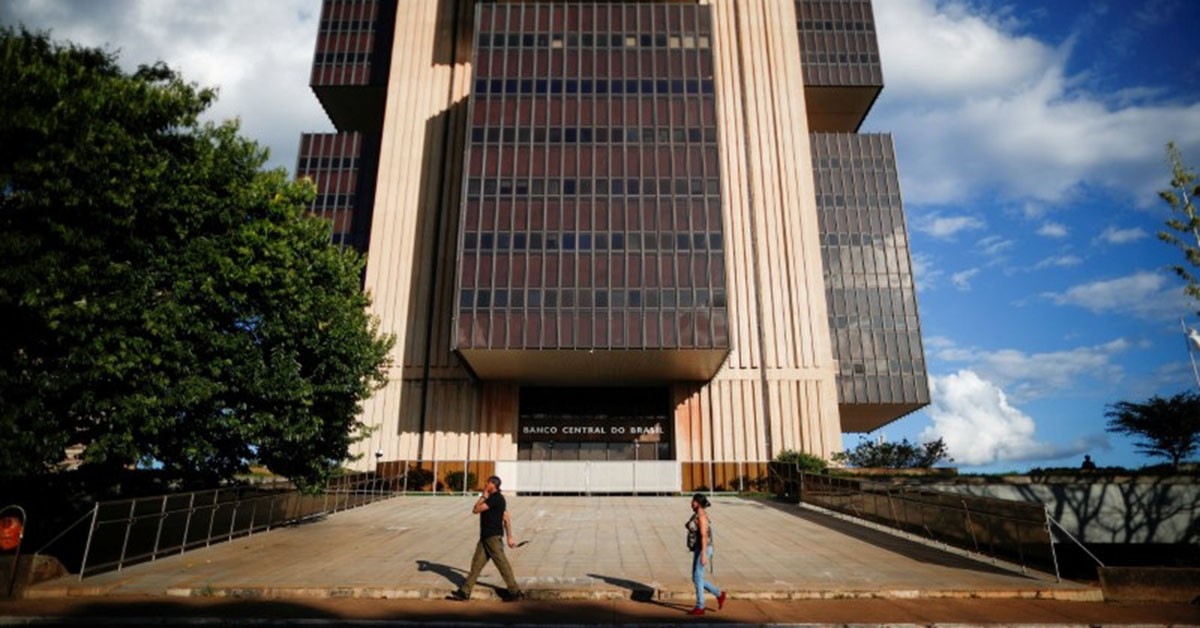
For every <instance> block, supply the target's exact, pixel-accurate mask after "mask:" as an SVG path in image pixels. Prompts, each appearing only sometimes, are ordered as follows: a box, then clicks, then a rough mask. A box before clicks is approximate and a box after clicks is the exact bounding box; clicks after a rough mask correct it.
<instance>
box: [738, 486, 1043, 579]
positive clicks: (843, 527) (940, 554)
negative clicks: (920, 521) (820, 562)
mask: <svg viewBox="0 0 1200 628" xmlns="http://www.w3.org/2000/svg"><path fill="white" fill-rule="evenodd" d="M750 501H752V502H753V503H756V504H761V505H763V506H765V507H768V508H774V509H775V510H778V511H781V512H784V513H787V514H789V515H791V516H793V517H798V518H800V519H804V520H805V521H808V522H810V523H813V524H816V525H819V526H822V527H825V528H829V529H831V530H836V531H837V532H839V533H841V534H845V535H846V536H849V537H853V538H855V539H858V540H860V541H862V542H864V543H870V544H871V545H874V546H876V547H879V548H881V549H885V550H887V551H889V552H895V553H897V554H900V555H902V556H905V557H907V558H911V559H913V560H915V561H919V562H923V563H927V564H931V565H939V566H942V567H950V568H953V569H966V570H970V571H978V572H981V573H987V574H996V575H1005V576H1012V577H1016V578H1028V579H1030V580H1038V579H1037V578H1035V577H1033V576H1030V575H1024V574H1021V573H1019V572H1016V571H1011V570H1008V569H1005V568H1003V567H998V566H995V565H989V564H987V563H984V562H982V561H978V560H973V559H970V558H966V557H964V556H959V555H958V554H953V553H951V552H947V551H944V550H941V549H939V548H937V547H931V546H927V545H923V544H921V543H917V542H915V541H910V540H908V539H905V538H902V537H898V536H894V535H891V534H888V533H886V532H880V531H879V530H874V529H872V528H869V527H867V526H863V525H860V524H857V523H853V522H850V521H846V520H843V519H838V518H837V517H832V516H830V515H826V514H822V513H819V512H814V511H811V510H806V509H804V508H802V507H800V506H797V505H796V504H792V503H788V502H781V501H777V500H774V499H754V500H750Z"/></svg>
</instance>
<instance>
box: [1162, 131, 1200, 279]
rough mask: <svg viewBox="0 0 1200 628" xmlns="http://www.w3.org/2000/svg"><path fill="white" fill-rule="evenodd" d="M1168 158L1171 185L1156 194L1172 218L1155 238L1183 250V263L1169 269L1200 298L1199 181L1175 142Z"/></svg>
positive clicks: (1169, 145) (1168, 153)
mask: <svg viewBox="0 0 1200 628" xmlns="http://www.w3.org/2000/svg"><path fill="white" fill-rule="evenodd" d="M1167 160H1168V161H1169V162H1170V163H1171V187H1170V188H1169V189H1166V190H1162V191H1161V192H1159V193H1158V196H1159V197H1160V198H1162V199H1163V200H1164V201H1166V203H1167V205H1169V206H1170V207H1171V218H1169V219H1168V220H1167V226H1168V227H1170V228H1171V231H1160V232H1158V239H1160V240H1162V241H1163V242H1166V243H1168V244H1172V245H1174V246H1176V247H1178V248H1179V249H1180V250H1181V251H1182V252H1183V258H1184V263H1183V264H1175V265H1173V266H1171V268H1172V269H1174V270H1175V273H1176V274H1177V275H1179V277H1180V278H1182V279H1183V280H1184V282H1186V284H1187V285H1185V286H1184V288H1183V291H1184V293H1185V294H1187V295H1188V296H1190V297H1192V298H1193V299H1197V300H1200V282H1198V281H1197V278H1196V269H1197V268H1200V216H1198V215H1197V213H1196V204H1195V200H1196V197H1197V196H1200V183H1198V182H1197V180H1196V173H1195V171H1193V170H1192V169H1191V168H1190V167H1188V166H1186V165H1184V163H1183V158H1182V157H1181V156H1180V154H1179V149H1178V148H1176V147H1175V143H1174V142H1171V143H1169V144H1167ZM1172 232H1173V233H1172Z"/></svg>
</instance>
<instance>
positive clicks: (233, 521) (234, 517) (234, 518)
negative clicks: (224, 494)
mask: <svg viewBox="0 0 1200 628" xmlns="http://www.w3.org/2000/svg"><path fill="white" fill-rule="evenodd" d="M240 503H241V502H238V501H237V500H234V502H233V514H232V515H230V516H229V540H230V541H232V540H233V527H234V526H236V525H237V511H238V505H239V504H240Z"/></svg>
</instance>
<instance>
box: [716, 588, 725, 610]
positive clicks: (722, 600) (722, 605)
mask: <svg viewBox="0 0 1200 628" xmlns="http://www.w3.org/2000/svg"><path fill="white" fill-rule="evenodd" d="M722 608H725V592H724V591H721V595H718V596H717V610H721V609H722Z"/></svg>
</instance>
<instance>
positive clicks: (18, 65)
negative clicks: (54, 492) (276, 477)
mask: <svg viewBox="0 0 1200 628" xmlns="http://www.w3.org/2000/svg"><path fill="white" fill-rule="evenodd" d="M0 84H3V85H4V86H5V87H4V89H3V90H0V267H3V269H4V272H3V273H0V319H2V320H5V321H7V323H6V324H5V327H6V328H5V330H4V333H3V334H0V474H3V475H22V474H28V473H34V472H38V471H42V470H47V469H51V468H53V467H54V465H55V464H56V463H58V462H59V461H61V460H62V459H63V457H64V449H65V448H66V447H67V446H68V445H71V444H83V445H85V446H86V449H85V454H84V456H85V462H87V463H89V464H92V465H95V467H96V469H97V470H98V472H104V469H105V468H107V469H110V470H111V469H117V468H121V467H124V466H128V465H130V464H137V463H141V464H151V463H153V464H156V465H157V464H161V465H162V467H163V468H164V469H165V470H166V471H167V472H169V473H171V474H173V475H174V476H176V477H178V478H181V479H184V480H188V481H193V482H212V481H215V480H219V479H226V478H230V477H232V476H233V474H235V473H237V472H239V471H241V470H243V469H244V467H245V461H246V460H247V459H249V458H251V457H254V458H257V459H258V460H259V461H261V462H262V463H264V464H266V465H268V466H269V467H270V468H271V469H272V470H274V471H275V472H277V473H280V474H283V475H286V476H289V477H291V478H292V479H293V480H295V481H297V482H299V483H301V484H305V485H311V484H313V483H315V482H319V481H320V480H322V479H323V478H324V477H326V476H327V475H329V474H331V473H334V472H336V470H337V469H338V468H339V466H340V463H341V462H342V461H343V460H344V459H346V458H347V456H348V454H349V447H350V444H351V443H352V442H354V441H355V440H357V439H358V438H361V436H362V435H363V433H364V431H365V428H364V426H363V425H362V424H361V423H360V422H358V420H357V418H356V417H357V409H358V406H359V403H360V402H361V400H363V399H364V398H365V397H366V396H367V395H369V394H370V392H371V391H372V390H373V389H374V388H375V387H376V386H377V385H378V384H379V383H380V382H382V381H383V367H384V362H385V356H386V354H387V351H388V349H389V348H390V346H391V342H392V339H391V338H390V337H385V336H381V335H380V334H379V332H378V328H377V324H376V323H375V322H374V321H373V320H372V319H371V318H370V317H369V316H368V314H367V313H366V310H365V307H366V306H367V305H368V299H367V297H366V296H365V295H364V294H363V292H362V290H361V288H360V283H359V281H360V276H361V272H362V267H363V261H362V260H361V258H360V257H359V256H358V255H356V254H355V253H353V252H351V251H348V250H341V249H338V248H336V247H334V246H333V245H332V244H331V243H330V237H329V236H330V232H329V225H328V224H327V223H326V222H325V221H321V220H317V219H314V218H310V217H307V216H306V213H305V207H306V206H307V204H308V203H309V202H310V201H311V199H312V198H313V195H314V188H313V186H312V185H311V184H310V183H306V182H292V181H288V180H287V176H286V173H285V172H283V171H282V170H276V171H264V170H263V169H262V166H263V164H264V163H265V162H266V158H267V154H266V151H265V150H264V149H262V148H260V147H259V146H258V145H256V144H255V143H254V142H252V141H249V140H247V139H244V138H242V137H240V136H239V135H238V128H237V124H236V122H227V123H224V124H211V123H202V122H200V121H199V119H198V118H199V116H200V114H201V113H202V112H203V111H204V110H205V109H207V108H208V107H209V106H210V105H211V104H212V102H213V101H214V98H215V93H214V91H213V90H210V89H201V88H198V87H197V86H196V85H194V84H189V83H186V82H184V81H183V80H182V79H181V78H180V77H179V76H178V75H177V74H176V73H174V72H173V71H171V70H170V69H169V68H167V67H166V66H164V65H162V64H158V65H155V66H149V67H147V66H143V67H141V68H139V69H138V70H137V71H136V72H133V73H132V74H130V73H126V72H123V71H122V70H121V69H120V68H119V67H118V66H117V64H116V59H115V56H114V55H113V53H111V52H108V51H105V50H98V49H89V48H81V47H77V46H73V45H59V44H57V43H54V42H52V41H51V40H50V38H49V37H48V36H47V35H46V34H35V33H30V32H28V31H25V30H24V29H22V30H20V31H16V30H13V29H2V30H0Z"/></svg>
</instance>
